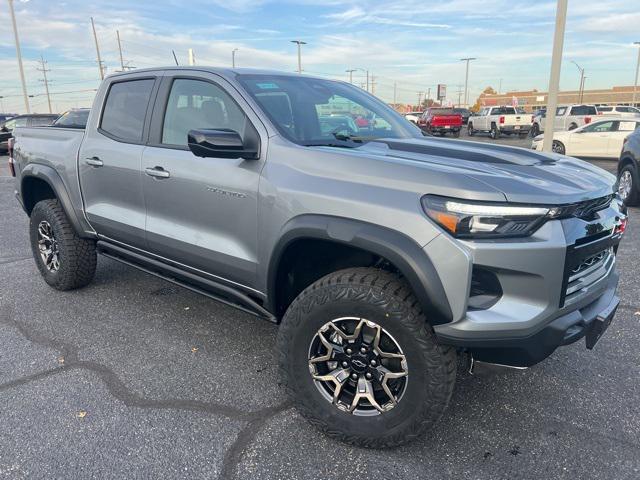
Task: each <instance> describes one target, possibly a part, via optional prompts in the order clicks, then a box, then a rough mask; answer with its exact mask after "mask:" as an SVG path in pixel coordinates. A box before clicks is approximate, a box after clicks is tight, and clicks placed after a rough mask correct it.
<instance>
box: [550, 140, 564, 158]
mask: <svg viewBox="0 0 640 480" xmlns="http://www.w3.org/2000/svg"><path fill="white" fill-rule="evenodd" d="M551 150H552V151H553V152H554V153H559V154H560V155H564V154H565V148H564V143H562V142H560V141H558V140H554V141H553V144H552V146H551Z"/></svg>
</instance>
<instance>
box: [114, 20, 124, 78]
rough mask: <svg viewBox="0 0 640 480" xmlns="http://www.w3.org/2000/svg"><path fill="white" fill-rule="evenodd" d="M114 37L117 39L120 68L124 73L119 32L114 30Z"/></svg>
mask: <svg viewBox="0 0 640 480" xmlns="http://www.w3.org/2000/svg"><path fill="white" fill-rule="evenodd" d="M116 37H118V53H120V68H122V71H123V72H124V59H123V58H122V44H121V43H120V30H116Z"/></svg>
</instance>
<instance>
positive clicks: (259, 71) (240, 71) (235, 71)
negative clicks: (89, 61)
mask: <svg viewBox="0 0 640 480" xmlns="http://www.w3.org/2000/svg"><path fill="white" fill-rule="evenodd" d="M169 70H193V71H198V72H210V73H215V74H217V75H220V76H222V77H225V78H233V77H235V76H236V75H278V76H290V77H298V76H300V74H299V73H297V72H285V71H282V70H271V69H263V68H224V67H209V66H205V65H202V66H200V65H196V66H187V65H184V66H183V65H179V66H175V65H173V66H166V67H150V68H136V69H135V70H128V71H126V72H117V73H112V74H111V75H109V76H107V77H106V78H119V77H126V76H130V75H136V74H139V73H145V72H149V73H155V72H166V71H169ZM304 78H317V79H320V80H330V81H335V82H342V80H335V79H329V78H325V77H320V76H317V75H307V74H305V75H304Z"/></svg>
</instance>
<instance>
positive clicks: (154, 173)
mask: <svg viewBox="0 0 640 480" xmlns="http://www.w3.org/2000/svg"><path fill="white" fill-rule="evenodd" d="M144 172H145V173H146V174H147V175H149V176H150V177H156V178H169V177H170V176H171V174H169V172H167V171H166V170H165V169H164V168H162V167H153V168H145V169H144Z"/></svg>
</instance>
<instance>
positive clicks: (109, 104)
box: [100, 79, 154, 142]
mask: <svg viewBox="0 0 640 480" xmlns="http://www.w3.org/2000/svg"><path fill="white" fill-rule="evenodd" d="M153 82H154V80H153V79H145V80H130V81H126V82H118V83H114V84H113V85H111V88H109V93H108V94H107V100H106V102H105V105H104V110H103V112H102V121H101V122H100V128H101V129H102V130H103V131H105V132H106V133H108V134H110V135H113V136H114V137H116V138H118V139H121V140H124V141H127V142H140V141H141V140H142V129H143V126H144V117H145V115H146V112H147V106H148V105H149V98H150V97H151V90H152V89H153Z"/></svg>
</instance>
